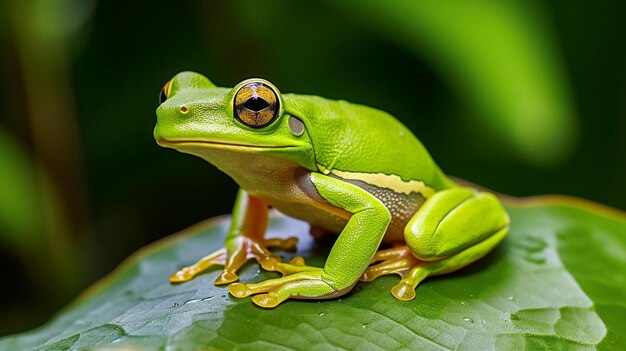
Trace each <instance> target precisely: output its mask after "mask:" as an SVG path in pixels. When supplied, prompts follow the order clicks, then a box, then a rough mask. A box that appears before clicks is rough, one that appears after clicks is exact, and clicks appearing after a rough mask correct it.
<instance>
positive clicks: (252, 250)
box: [170, 236, 299, 285]
mask: <svg viewBox="0 0 626 351" xmlns="http://www.w3.org/2000/svg"><path fill="white" fill-rule="evenodd" d="M297 243H298V239H297V238H295V237H290V238H287V239H280V238H272V239H266V240H255V239H251V238H248V237H245V236H240V237H237V238H234V239H233V240H232V241H231V242H227V244H226V246H227V247H228V249H227V248H222V249H220V250H217V251H215V252H214V253H212V254H210V255H208V256H205V257H203V258H202V259H200V260H199V261H198V262H196V263H195V264H193V265H191V266H188V267H185V268H182V269H181V270H179V271H178V272H176V273H174V274H172V276H170V282H172V283H182V282H186V281H188V280H191V279H193V277H195V276H196V275H198V274H200V273H201V272H204V271H206V270H207V269H209V268H211V267H213V266H214V265H223V266H224V271H223V272H222V274H221V275H220V276H219V277H218V278H217V279H216V280H215V284H216V285H221V284H228V283H231V282H234V281H236V280H238V279H239V277H238V276H237V271H238V270H239V269H240V268H241V267H242V266H243V265H244V264H245V263H246V262H247V261H248V260H250V259H255V260H256V261H257V262H258V263H259V264H260V265H261V266H262V267H263V266H264V265H265V266H279V265H278V263H280V257H278V256H275V255H273V254H272V253H271V252H270V251H269V250H268V248H270V247H276V248H280V249H283V250H292V249H294V248H295V247H296V244H297ZM298 262H299V261H298Z"/></svg>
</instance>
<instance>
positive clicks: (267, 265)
mask: <svg viewBox="0 0 626 351" xmlns="http://www.w3.org/2000/svg"><path fill="white" fill-rule="evenodd" d="M261 267H263V269H265V270H266V271H271V272H279V273H280V274H282V275H283V277H286V276H288V275H292V274H295V273H300V272H306V271H314V270H317V269H319V267H312V266H307V265H306V264H304V258H302V257H301V256H297V257H294V258H293V259H292V260H291V261H289V263H284V262H281V261H280V258H277V257H271V258H269V259H267V260H265V261H263V262H261Z"/></svg>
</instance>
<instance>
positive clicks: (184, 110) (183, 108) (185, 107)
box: [180, 105, 189, 114]
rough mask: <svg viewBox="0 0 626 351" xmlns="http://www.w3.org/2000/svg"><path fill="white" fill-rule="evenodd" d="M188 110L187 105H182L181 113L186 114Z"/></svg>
mask: <svg viewBox="0 0 626 351" xmlns="http://www.w3.org/2000/svg"><path fill="white" fill-rule="evenodd" d="M187 112H189V107H187V105H182V106H180V113H182V114H185V113H187Z"/></svg>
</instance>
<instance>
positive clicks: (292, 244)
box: [264, 236, 298, 250]
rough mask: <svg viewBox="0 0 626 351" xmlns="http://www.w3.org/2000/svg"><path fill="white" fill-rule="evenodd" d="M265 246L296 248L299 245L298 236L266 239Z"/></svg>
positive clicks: (285, 248)
mask: <svg viewBox="0 0 626 351" xmlns="http://www.w3.org/2000/svg"><path fill="white" fill-rule="evenodd" d="M264 244H265V247H276V248H279V249H283V250H294V249H295V248H296V245H298V238H297V237H295V236H292V237H289V238H286V239H282V238H270V239H265V241H264Z"/></svg>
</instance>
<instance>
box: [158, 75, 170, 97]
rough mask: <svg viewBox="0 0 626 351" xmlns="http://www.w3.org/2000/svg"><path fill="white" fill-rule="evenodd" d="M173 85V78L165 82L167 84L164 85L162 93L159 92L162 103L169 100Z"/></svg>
mask: <svg viewBox="0 0 626 351" xmlns="http://www.w3.org/2000/svg"><path fill="white" fill-rule="evenodd" d="M171 86H172V80H171V79H170V80H168V81H167V83H165V85H164V86H163V89H161V94H159V101H160V102H161V103H164V102H165V100H167V96H168V95H169V93H170V87H171Z"/></svg>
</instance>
